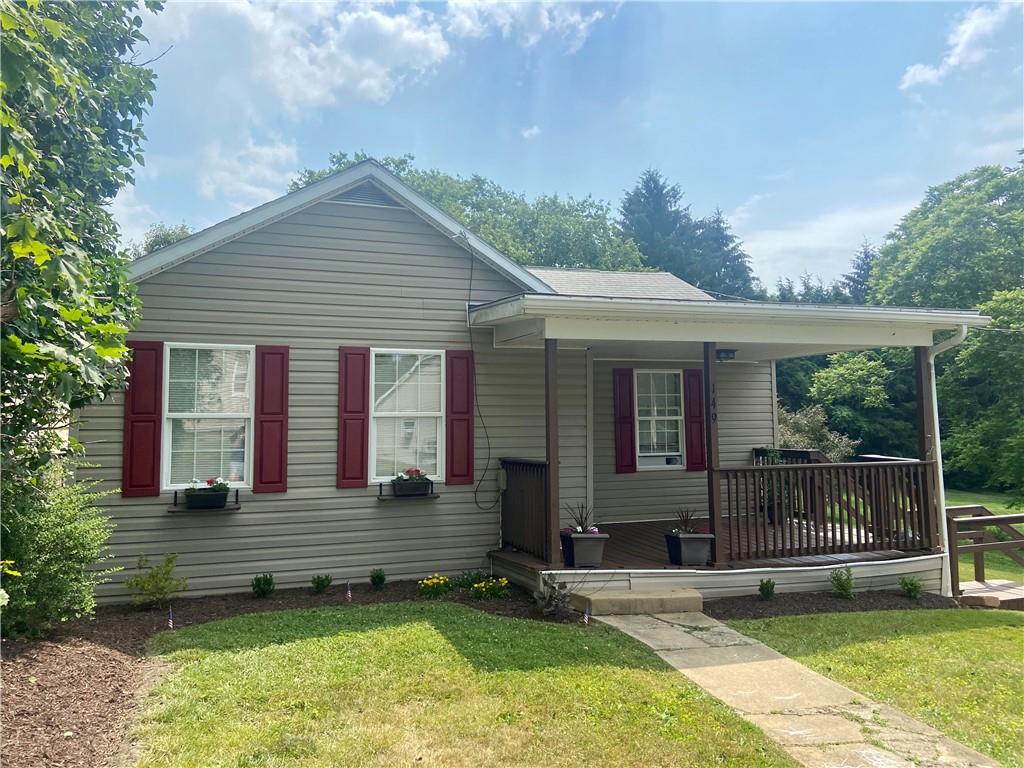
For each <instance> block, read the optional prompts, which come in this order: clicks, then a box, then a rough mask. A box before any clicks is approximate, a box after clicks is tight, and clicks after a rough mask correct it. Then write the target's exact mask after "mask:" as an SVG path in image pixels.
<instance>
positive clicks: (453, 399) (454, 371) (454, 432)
mask: <svg viewBox="0 0 1024 768" xmlns="http://www.w3.org/2000/svg"><path fill="white" fill-rule="evenodd" d="M445 361H446V362H445V364H446V366H447V370H446V372H445V386H446V390H447V391H446V393H445V418H444V431H445V435H444V440H445V452H444V453H445V484H447V485H472V483H473V452H474V447H473V421H474V414H473V403H474V400H473V386H474V376H473V353H472V352H471V351H469V350H463V349H450V350H448V351H447V352H445Z"/></svg>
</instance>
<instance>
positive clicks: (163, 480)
mask: <svg viewBox="0 0 1024 768" xmlns="http://www.w3.org/2000/svg"><path fill="white" fill-rule="evenodd" d="M164 349H165V350H166V354H165V355H164V376H163V379H164V381H163V405H162V411H163V413H162V416H163V420H162V422H161V425H162V429H163V438H162V439H161V451H160V489H161V490H163V491H180V490H183V489H185V488H188V487H189V483H172V482H170V477H171V417H170V416H168V412H169V406H170V399H169V397H170V388H171V387H170V382H171V352H170V351H171V350H172V349H244V350H248V352H249V412H248V413H235V414H217V415H216V416H210V414H208V413H193V414H188V413H186V414H178V415H177V416H175V417H174V418H177V419H180V418H190V417H191V418H199V419H207V418H223V419H246V421H247V424H246V427H245V437H246V440H245V477H246V479H247V482H241V483H239V482H229V483H228V486H229V487H231V488H238V489H240V490H243V491H246V490H250V489H251V488H252V455H253V450H252V449H253V445H252V444H253V439H254V429H253V425H254V424H255V423H256V346H255V345H253V344H201V343H199V342H184V341H168V342H164ZM233 386H234V383H233V382H232V387H233ZM199 479H200V480H203V479H204V478H199Z"/></svg>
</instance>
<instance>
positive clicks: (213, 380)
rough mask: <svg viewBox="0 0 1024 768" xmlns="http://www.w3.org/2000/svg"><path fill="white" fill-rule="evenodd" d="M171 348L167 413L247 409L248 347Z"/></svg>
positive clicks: (248, 383) (238, 410) (242, 410)
mask: <svg viewBox="0 0 1024 768" xmlns="http://www.w3.org/2000/svg"><path fill="white" fill-rule="evenodd" d="M170 352H171V354H170V362H169V364H168V365H169V367H168V393H167V411H168V413H211V414H213V413H248V411H249V395H250V391H249V390H250V381H249V354H250V353H249V350H247V349H182V348H180V347H172V348H171V350H170ZM190 479H191V478H190Z"/></svg>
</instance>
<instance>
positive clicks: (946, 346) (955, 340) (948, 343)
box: [928, 325, 967, 597]
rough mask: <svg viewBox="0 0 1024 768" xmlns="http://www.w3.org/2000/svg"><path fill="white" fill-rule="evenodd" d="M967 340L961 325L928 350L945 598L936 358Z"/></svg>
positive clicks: (949, 591)
mask: <svg viewBox="0 0 1024 768" xmlns="http://www.w3.org/2000/svg"><path fill="white" fill-rule="evenodd" d="M966 338H967V326H966V325H961V326H960V327H959V328H958V329H957V331H956V333H955V334H954V335H953V336H950V337H949V338H948V339H946V340H944V341H940V342H939V343H938V344H934V345H932V346H931V347H929V348H928V367H929V368H930V369H931V370H930V371H929V376H928V378H929V379H930V380H931V387H932V434H933V435H935V473H936V477H937V479H938V481H939V542H940V543H941V545H942V551H943V552H945V553H946V556H945V557H944V558H942V584H941V589H942V594H943V595H944V596H945V597H952V595H953V589H952V587H951V586H950V580H949V579H950V576H949V567H950V561H951V559H952V558H951V555H950V552H949V533H948V531H947V530H946V481H945V479H944V478H943V476H942V438H941V437H940V436H939V397H938V390H937V388H936V385H935V358H936V357H938V356H939V355H941V354H942V353H943V352H946V351H948V350H950V349H952V348H953V347H956V346H959V345H960V344H962V343H963V342H964V339H966Z"/></svg>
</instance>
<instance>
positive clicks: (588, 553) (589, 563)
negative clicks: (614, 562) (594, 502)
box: [561, 504, 608, 568]
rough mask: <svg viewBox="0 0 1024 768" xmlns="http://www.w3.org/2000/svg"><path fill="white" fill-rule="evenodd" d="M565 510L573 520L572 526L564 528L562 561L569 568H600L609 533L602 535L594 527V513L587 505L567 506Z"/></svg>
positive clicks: (562, 532) (562, 533)
mask: <svg viewBox="0 0 1024 768" xmlns="http://www.w3.org/2000/svg"><path fill="white" fill-rule="evenodd" d="M565 509H566V511H567V512H568V514H569V518H570V519H571V520H572V523H573V524H572V526H571V527H567V528H563V529H562V531H561V539H562V559H563V560H564V561H565V565H566V567H567V568H600V567H601V559H602V558H603V557H604V543H605V541H607V540H608V534H607V533H601V532H600V531H599V530H597V526H596V525H594V511H593V509H592V508H590V507H588V506H587V505H586V504H578V505H576V506H575V507H574V506H572V505H570V504H566V505H565Z"/></svg>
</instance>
